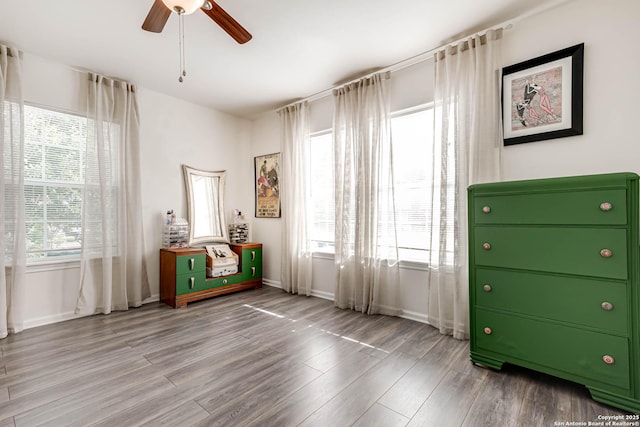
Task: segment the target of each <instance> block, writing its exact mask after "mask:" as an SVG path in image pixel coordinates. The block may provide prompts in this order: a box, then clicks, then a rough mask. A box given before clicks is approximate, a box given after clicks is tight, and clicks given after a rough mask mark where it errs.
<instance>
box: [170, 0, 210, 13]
mask: <svg viewBox="0 0 640 427" xmlns="http://www.w3.org/2000/svg"><path fill="white" fill-rule="evenodd" d="M162 3H164V5H165V6H167V8H169V10H173V11H174V12H178V13H180V14H184V15H190V14H192V13H193V12H195V11H196V10H198V9H200V8H201V7H202V6H203V5H204V4H205V3H206V0H162Z"/></svg>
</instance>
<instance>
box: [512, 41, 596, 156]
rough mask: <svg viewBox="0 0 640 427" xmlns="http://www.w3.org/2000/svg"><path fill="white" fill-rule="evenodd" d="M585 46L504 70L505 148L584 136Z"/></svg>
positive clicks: (567, 49) (554, 53) (571, 48)
mask: <svg viewBox="0 0 640 427" xmlns="http://www.w3.org/2000/svg"><path fill="white" fill-rule="evenodd" d="M583 69H584V43H582V44H579V45H576V46H572V47H568V48H566V49H562V50H559V51H557V52H553V53H549V54H547V55H543V56H540V57H538V58H534V59H530V60H528V61H525V62H521V63H519V64H515V65H511V66H509V67H505V68H504V69H503V70H502V123H503V134H504V145H514V144H521V143H524V142H532V141H541V140H545V139H553V138H562V137H565V136H573V135H582V90H583V89H582V82H583Z"/></svg>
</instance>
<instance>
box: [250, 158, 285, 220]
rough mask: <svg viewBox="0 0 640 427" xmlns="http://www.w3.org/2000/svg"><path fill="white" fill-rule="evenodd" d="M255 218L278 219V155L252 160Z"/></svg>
mask: <svg viewBox="0 0 640 427" xmlns="http://www.w3.org/2000/svg"><path fill="white" fill-rule="evenodd" d="M254 167H255V184H256V218H280V153H274V154H266V155H264V156H257V157H255V158H254Z"/></svg>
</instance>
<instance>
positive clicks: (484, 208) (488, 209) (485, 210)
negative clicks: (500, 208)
mask: <svg viewBox="0 0 640 427" xmlns="http://www.w3.org/2000/svg"><path fill="white" fill-rule="evenodd" d="M482 212H484V213H486V214H488V213H490V212H491V206H483V207H482Z"/></svg>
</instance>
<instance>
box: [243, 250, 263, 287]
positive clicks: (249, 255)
mask: <svg viewBox="0 0 640 427" xmlns="http://www.w3.org/2000/svg"><path fill="white" fill-rule="evenodd" d="M242 276H243V278H244V280H252V279H257V278H260V277H262V248H247V249H243V250H242Z"/></svg>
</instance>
